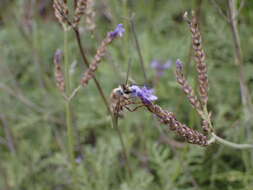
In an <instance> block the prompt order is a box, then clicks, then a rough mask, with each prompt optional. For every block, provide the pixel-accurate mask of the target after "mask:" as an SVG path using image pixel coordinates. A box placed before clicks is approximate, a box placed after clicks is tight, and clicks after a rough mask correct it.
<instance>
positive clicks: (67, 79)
mask: <svg viewBox="0 0 253 190" xmlns="http://www.w3.org/2000/svg"><path fill="white" fill-rule="evenodd" d="M64 70H65V85H66V94H67V96H69V95H70V93H71V89H70V76H69V63H68V33H67V31H64ZM65 111H66V125H67V137H68V152H69V159H70V163H71V172H72V175H73V176H74V179H76V175H75V169H76V163H75V155H74V146H75V142H74V133H73V126H72V124H73V121H72V113H71V102H70V101H68V100H66V101H65ZM75 182H76V180H75Z"/></svg>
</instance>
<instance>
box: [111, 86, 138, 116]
mask: <svg viewBox="0 0 253 190" xmlns="http://www.w3.org/2000/svg"><path fill="white" fill-rule="evenodd" d="M132 99H133V97H132V90H131V85H127V84H123V85H120V86H119V87H118V88H115V89H113V90H112V93H111V96H110V100H111V111H112V113H113V114H114V115H116V116H118V117H123V110H124V108H126V109H130V108H129V107H127V105H131V104H135V102H134V101H133V100H132Z"/></svg>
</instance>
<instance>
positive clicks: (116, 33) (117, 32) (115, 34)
mask: <svg viewBox="0 0 253 190" xmlns="http://www.w3.org/2000/svg"><path fill="white" fill-rule="evenodd" d="M125 31H126V30H125V28H124V27H123V24H118V26H117V27H116V28H115V30H114V31H113V32H111V33H110V37H112V38H116V37H122V36H123V34H124V33H125Z"/></svg>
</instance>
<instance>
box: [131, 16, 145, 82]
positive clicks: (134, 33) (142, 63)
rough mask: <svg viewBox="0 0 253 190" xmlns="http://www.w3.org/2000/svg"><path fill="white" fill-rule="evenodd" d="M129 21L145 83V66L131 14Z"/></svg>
mask: <svg viewBox="0 0 253 190" xmlns="http://www.w3.org/2000/svg"><path fill="white" fill-rule="evenodd" d="M130 23H131V29H132V32H133V36H134V42H135V45H136V49H137V52H138V56H139V59H140V64H141V69H142V73H143V77H144V80H145V83H147V81H148V80H147V75H146V70H145V66H144V61H143V56H142V53H141V47H140V43H139V41H138V37H137V34H136V30H135V24H134V20H133V16H132V18H130Z"/></svg>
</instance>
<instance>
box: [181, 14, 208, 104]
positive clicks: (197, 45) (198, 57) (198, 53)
mask: <svg viewBox="0 0 253 190" xmlns="http://www.w3.org/2000/svg"><path fill="white" fill-rule="evenodd" d="M184 19H185V20H186V21H187V23H188V24H189V27H190V31H191V33H192V46H193V49H194V51H195V61H196V68H197V72H198V81H199V94H200V98H201V102H202V105H203V106H206V104H207V101H208V75H207V65H206V63H205V52H204V50H203V48H202V40H201V34H200V30H199V27H198V23H197V18H196V16H195V14H194V12H193V13H192V18H191V19H189V18H188V15H187V13H185V14H184Z"/></svg>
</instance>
